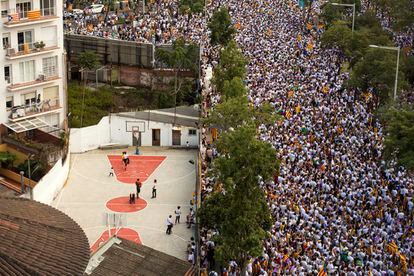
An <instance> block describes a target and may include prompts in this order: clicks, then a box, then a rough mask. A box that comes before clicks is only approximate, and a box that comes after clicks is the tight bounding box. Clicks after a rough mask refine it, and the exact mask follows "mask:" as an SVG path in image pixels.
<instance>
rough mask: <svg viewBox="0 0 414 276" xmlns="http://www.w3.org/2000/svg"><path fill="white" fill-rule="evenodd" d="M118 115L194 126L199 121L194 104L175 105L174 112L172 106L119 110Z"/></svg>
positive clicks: (197, 111)
mask: <svg viewBox="0 0 414 276" xmlns="http://www.w3.org/2000/svg"><path fill="white" fill-rule="evenodd" d="M118 116H120V117H128V118H134V119H141V120H146V121H148V120H149V121H153V122H160V123H166V124H174V122H175V124H176V125H180V126H188V127H194V128H196V123H198V121H199V110H198V109H197V108H195V107H194V106H177V111H176V113H175V112H174V107H172V108H164V109H157V110H144V111H137V112H121V113H118ZM174 117H175V118H174Z"/></svg>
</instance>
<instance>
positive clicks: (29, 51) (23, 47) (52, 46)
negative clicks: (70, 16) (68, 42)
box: [6, 41, 59, 60]
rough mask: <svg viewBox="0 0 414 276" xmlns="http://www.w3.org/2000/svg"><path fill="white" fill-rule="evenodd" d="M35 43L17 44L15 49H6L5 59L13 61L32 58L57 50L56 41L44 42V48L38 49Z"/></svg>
mask: <svg viewBox="0 0 414 276" xmlns="http://www.w3.org/2000/svg"><path fill="white" fill-rule="evenodd" d="M39 42H40V41H39ZM36 43H37V42H31V43H23V44H19V45H18V47H17V49H15V48H7V51H6V59H7V60H15V59H19V58H26V57H32V56H37V55H42V54H47V53H51V52H53V51H54V50H56V49H59V47H58V46H57V41H45V42H44V47H42V48H40V47H38V48H36ZM16 50H17V51H16Z"/></svg>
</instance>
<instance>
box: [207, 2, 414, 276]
mask: <svg viewBox="0 0 414 276" xmlns="http://www.w3.org/2000/svg"><path fill="white" fill-rule="evenodd" d="M219 2H220V3H217V4H224V5H226V6H228V7H229V9H230V14H231V15H232V17H233V20H234V22H235V23H237V24H238V25H239V26H240V27H239V31H238V34H237V36H236V39H237V42H238V43H239V45H240V46H241V48H242V51H243V53H244V55H245V56H246V57H247V58H248V59H249V61H250V63H249V66H248V77H247V86H248V88H249V91H250V93H249V98H250V101H251V102H252V103H253V104H254V105H256V106H258V105H260V104H262V103H263V102H270V103H271V104H272V105H273V106H274V108H275V110H277V111H278V112H279V114H282V115H283V116H284V120H282V121H279V122H278V123H276V124H275V125H273V126H270V127H266V126H264V125H263V126H261V127H260V137H261V139H263V140H265V141H268V142H269V143H271V144H272V145H273V146H274V147H275V148H276V149H277V150H278V152H279V157H280V159H281V160H282V165H281V169H280V174H279V175H277V176H276V177H275V179H274V181H272V182H267V183H265V182H261V183H260V185H261V186H262V187H263V188H264V190H265V192H266V196H267V201H268V204H269V208H271V210H272V214H273V216H274V218H275V221H276V222H275V225H274V227H273V229H272V230H271V235H270V236H271V238H269V239H267V240H266V241H265V242H264V252H263V256H261V257H260V258H258V259H252V260H251V261H250V263H249V264H248V267H247V271H248V273H249V274H253V275H268V274H279V273H289V274H295V275H308V274H314V273H318V271H320V269H321V267H324V266H325V267H326V271H327V272H328V273H332V274H337V273H340V272H341V273H347V275H362V274H366V273H369V272H370V273H372V274H373V275H393V274H394V272H393V271H405V273H408V274H413V273H414V264H413V258H414V247H413V246H412V244H413V241H414V234H413V230H412V229H413V227H414V224H413V215H414V213H413V210H414V209H413V205H414V204H413V202H414V201H413V192H414V181H413V178H412V177H411V178H410V176H408V175H407V172H406V171H405V170H404V168H389V167H386V166H385V163H384V162H381V150H382V140H383V132H382V128H381V125H380V124H379V122H378V121H376V119H375V117H374V116H373V115H372V111H373V108H375V104H374V103H373V102H372V101H373V97H372V95H371V96H370V94H371V92H369V91H354V90H347V89H344V88H343V87H342V84H343V82H344V81H345V80H346V79H347V78H348V77H349V76H348V74H346V73H340V71H339V68H340V64H341V62H342V61H343V57H342V56H341V53H339V52H337V51H335V50H323V49H321V47H320V45H319V42H318V38H319V36H320V34H321V31H322V30H320V29H318V28H316V27H314V28H313V29H311V30H309V32H304V31H303V21H301V12H300V11H299V10H298V8H297V6H295V3H294V2H293V1H282V0H276V1H249V2H245V1H244V2H242V3H241V2H240V1H235V0H227V1H219ZM314 11H315V12H318V7H317V5H316V8H315V10H314ZM395 38H396V41H397V43H403V44H404V45H405V46H411V47H412V40H411V41H410V36H409V34H408V35H407V34H397V35H395ZM206 98H207V99H208V100H209V101H210V105H211V106H214V103H216V102H217V101H218V100H217V99H218V98H219V96H217V95H206ZM206 137H207V135H206ZM202 154H203V156H204V157H205V158H206V160H209V159H211V157H212V156H213V155H214V154H213V152H212V149H211V147H209V145H207V143H205V145H204V147H203V148H202ZM207 166H208V164H205V167H206V170H208V169H207ZM214 185H215V182H214V179H209V178H205V179H204V181H203V187H204V193H208V192H210V191H213V190H214V187H215V186H214ZM205 231H206V235H205V236H204V237H203V241H204V244H203V248H202V254H201V257H202V260H203V261H204V263H203V265H205V266H206V267H210V268H212V267H214V266H212V265H211V264H209V262H211V258H209V257H208V256H209V252H211V251H213V252H214V243H213V242H211V239H209V237H208V236H210V237H211V236H213V235H214V234H216V233H215V232H214V231H211V230H205ZM204 250H205V251H206V253H204ZM210 255H211V253H210ZM239 269H240V268H238V267H237V264H235V263H234V262H231V263H230V265H229V268H228V269H227V270H228V272H226V273H229V274H230V275H236V274H237V273H238V272H237V270H239Z"/></svg>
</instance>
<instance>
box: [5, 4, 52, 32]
mask: <svg viewBox="0 0 414 276" xmlns="http://www.w3.org/2000/svg"><path fill="white" fill-rule="evenodd" d="M55 18H58V17H57V16H56V8H54V7H53V8H45V9H40V10H31V11H26V12H20V13H17V12H14V13H9V14H8V15H7V22H5V23H4V26H5V27H6V28H11V27H14V26H20V25H24V24H33V23H34V22H37V21H39V22H43V21H45V20H46V21H47V20H53V19H55Z"/></svg>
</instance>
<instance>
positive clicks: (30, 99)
mask: <svg viewBox="0 0 414 276" xmlns="http://www.w3.org/2000/svg"><path fill="white" fill-rule="evenodd" d="M22 103H24V105H26V106H28V105H32V104H35V103H36V92H30V93H26V94H22Z"/></svg>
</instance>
